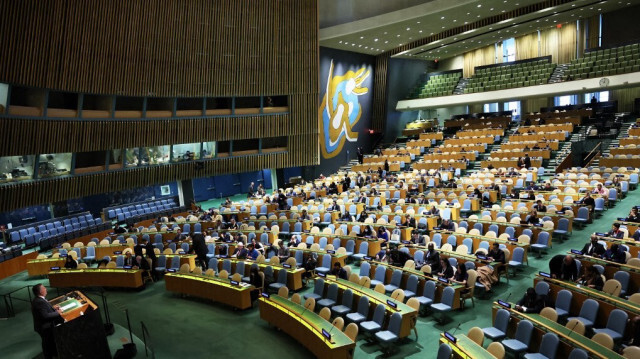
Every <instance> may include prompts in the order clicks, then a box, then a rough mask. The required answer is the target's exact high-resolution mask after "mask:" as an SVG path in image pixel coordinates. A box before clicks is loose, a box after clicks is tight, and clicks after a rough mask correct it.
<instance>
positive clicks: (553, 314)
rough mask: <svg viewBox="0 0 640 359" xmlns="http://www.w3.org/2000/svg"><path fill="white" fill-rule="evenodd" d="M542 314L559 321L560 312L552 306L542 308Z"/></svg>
mask: <svg viewBox="0 0 640 359" xmlns="http://www.w3.org/2000/svg"><path fill="white" fill-rule="evenodd" d="M540 316H542V317H545V318H547V319H549V320H553V321H554V322H557V321H558V313H557V312H556V310H555V309H553V308H551V307H545V308H542V310H541V311H540Z"/></svg>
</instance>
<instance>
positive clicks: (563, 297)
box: [556, 289, 573, 319]
mask: <svg viewBox="0 0 640 359" xmlns="http://www.w3.org/2000/svg"><path fill="white" fill-rule="evenodd" d="M572 297H573V293H571V292H570V291H568V290H566V289H562V290H560V291H559V292H558V294H557V295H556V313H557V314H558V318H559V319H564V318H566V317H567V316H569V311H570V310H571V298H572Z"/></svg>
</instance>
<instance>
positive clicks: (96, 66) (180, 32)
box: [0, 0, 319, 211]
mask: <svg viewBox="0 0 640 359" xmlns="http://www.w3.org/2000/svg"><path fill="white" fill-rule="evenodd" d="M317 11H318V5H317V0H304V1H300V0H189V1H182V0H131V1H113V0H93V1H84V0H21V1H13V0H0V43H2V46H3V51H2V52H0V82H6V83H10V84H14V85H20V86H28V87H36V88H47V89H53V90H62V91H70V92H80V93H90V94H102V95H119V96H151V97H232V96H271V95H287V96H288V97H289V114H285V115H271V116H242V117H235V118H224V119H219V118H216V119H200V118H191V119H189V118H186V119H183V118H180V119H154V120H146V119H145V120H87V121H81V120H73V119H70V120H48V119H7V118H0V156H7V155H23V154H37V153H59V152H81V151H82V152H84V151H97V150H108V149H114V148H131V147H135V146H155V145H167V144H176V143H189V142H201V141H223V140H234V139H249V138H261V137H275V136H287V137H288V151H287V152H285V153H274V154H265V155H252V156H245V157H237V158H233V157H232V158H224V159H218V160H210V161H202V163H203V164H204V168H203V169H201V170H197V169H196V167H195V165H194V164H193V163H184V164H182V163H181V164H172V165H165V166H157V167H148V168H136V169H131V170H124V171H119V172H110V173H101V174H92V175H85V176H77V177H68V178H60V179H51V180H40V181H34V182H30V183H18V184H10V185H4V186H0V198H2V199H3V200H2V201H0V211H4V210H10V209H15V208H21V207H24V206H29V205H34V204H42V203H50V202H55V201H60V200H65V199H70V198H77V197H82V196H87V195H92V194H98V193H104V192H110V191H118V190H122V189H126V188H133V187H140V186H148V185H152V184H155V183H162V182H167V181H176V180H183V179H189V178H194V177H203V176H212V175H218V174H226V173H238V172H246V171H255V170H260V169H264V168H283V167H294V166H307V165H315V164H318V163H319V145H318V128H317V127H318V126H317V118H316V113H317V107H318V103H317V102H318V76H317V74H318V52H319V46H318V14H317ZM16 134H19V136H16ZM18 138H19V140H17V139H18Z"/></svg>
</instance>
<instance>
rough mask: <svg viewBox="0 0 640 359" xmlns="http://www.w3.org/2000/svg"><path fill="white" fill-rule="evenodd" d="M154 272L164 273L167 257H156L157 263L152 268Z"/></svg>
mask: <svg viewBox="0 0 640 359" xmlns="http://www.w3.org/2000/svg"><path fill="white" fill-rule="evenodd" d="M154 270H155V271H156V272H166V271H167V256H165V255H164V254H162V255H160V256H158V262H157V263H156V267H155V268H154Z"/></svg>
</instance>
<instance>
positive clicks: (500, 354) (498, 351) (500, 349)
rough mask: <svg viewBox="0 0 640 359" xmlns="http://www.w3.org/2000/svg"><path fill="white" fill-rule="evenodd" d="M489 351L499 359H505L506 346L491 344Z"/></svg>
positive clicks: (496, 343)
mask: <svg viewBox="0 0 640 359" xmlns="http://www.w3.org/2000/svg"><path fill="white" fill-rule="evenodd" d="M487 351H488V352H489V353H491V355H493V356H494V357H496V358H497V359H504V346H503V345H502V343H500V342H493V343H491V344H489V346H488V347H487Z"/></svg>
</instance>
